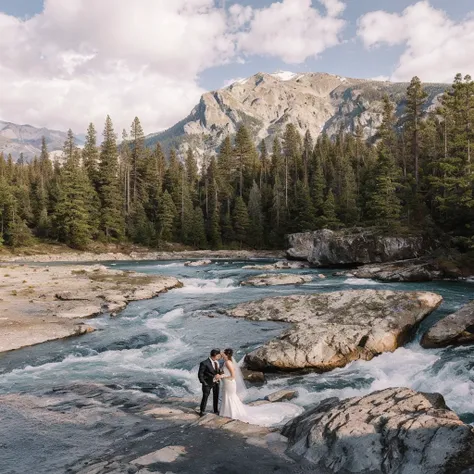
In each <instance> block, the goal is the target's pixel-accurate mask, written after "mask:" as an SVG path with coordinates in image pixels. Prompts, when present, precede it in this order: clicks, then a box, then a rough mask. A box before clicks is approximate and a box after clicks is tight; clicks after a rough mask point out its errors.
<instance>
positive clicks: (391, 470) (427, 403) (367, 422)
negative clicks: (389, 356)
mask: <svg viewBox="0 0 474 474" xmlns="http://www.w3.org/2000/svg"><path fill="white" fill-rule="evenodd" d="M282 434H283V435H284V436H286V437H288V442H289V449H288V451H287V453H288V454H289V455H290V456H292V457H294V458H296V459H305V460H306V461H307V462H309V463H311V464H313V465H314V472H321V473H334V474H347V473H351V474H367V473H370V474H400V473H407V474H408V473H410V474H427V473H429V474H447V473H449V474H461V473H463V472H464V471H465V470H466V469H467V468H469V467H472V466H473V465H474V429H473V427H472V426H469V425H466V424H464V423H463V422H462V421H461V420H460V419H459V418H458V416H457V415H456V414H455V413H454V412H452V411H451V410H450V409H449V408H447V406H446V404H445V402H444V399H443V397H442V396H441V395H439V394H424V393H417V392H415V391H413V390H411V389H408V388H391V389H387V390H383V391H380V392H375V393H372V394H370V395H367V396H365V397H358V398H350V399H348V400H343V401H339V400H338V399H334V398H333V399H328V400H325V401H323V402H322V403H320V404H319V405H318V406H316V407H315V408H313V409H311V410H309V411H307V412H305V413H303V414H302V415H300V416H299V417H298V418H296V419H294V420H293V421H291V422H290V423H288V424H287V425H286V426H285V427H284V429H283V431H282Z"/></svg>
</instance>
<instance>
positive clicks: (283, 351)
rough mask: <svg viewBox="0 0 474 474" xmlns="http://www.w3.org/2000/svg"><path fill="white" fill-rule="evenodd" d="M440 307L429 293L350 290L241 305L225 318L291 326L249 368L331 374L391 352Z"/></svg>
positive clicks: (249, 356)
mask: <svg viewBox="0 0 474 474" xmlns="http://www.w3.org/2000/svg"><path fill="white" fill-rule="evenodd" d="M441 302H442V297H441V296H439V295H437V294H434V293H428V292H426V293H425V292H401V291H400V292H395V291H377V290H353V291H339V292H334V293H318V294H311V295H293V296H283V297H275V298H265V299H263V300H259V301H251V302H248V303H243V304H240V305H238V306H237V307H235V308H234V309H232V310H230V311H228V314H229V315H230V316H233V317H238V318H246V319H249V320H253V321H281V322H287V323H293V325H292V327H290V328H289V329H287V330H286V331H284V332H283V334H282V335H281V336H279V337H278V338H276V339H273V340H271V341H269V342H267V343H266V344H264V345H263V346H262V347H260V348H257V349H256V350H254V351H253V352H251V353H249V354H247V356H246V359H245V361H246V364H247V366H248V367H249V368H250V369H253V370H262V371H271V370H298V369H307V368H309V369H316V370H320V371H329V370H332V369H334V368H336V367H343V366H345V365H346V364H348V363H349V362H351V361H353V360H357V359H363V360H370V359H372V358H373V357H375V356H377V355H379V354H381V353H383V352H392V351H394V350H395V349H397V348H398V347H400V346H402V345H403V344H404V343H406V342H407V341H408V340H409V339H410V338H411V335H412V333H413V330H414V329H415V328H416V327H417V326H418V324H419V323H420V322H421V321H422V320H423V319H424V318H425V317H426V316H427V315H429V314H430V313H431V312H432V311H433V310H435V309H436V308H437V307H438V306H439V305H440V304H441Z"/></svg>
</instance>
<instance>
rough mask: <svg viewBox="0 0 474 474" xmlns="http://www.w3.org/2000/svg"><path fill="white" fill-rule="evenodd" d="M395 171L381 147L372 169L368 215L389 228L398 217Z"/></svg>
mask: <svg viewBox="0 0 474 474" xmlns="http://www.w3.org/2000/svg"><path fill="white" fill-rule="evenodd" d="M396 190H397V171H396V168H395V166H394V163H393V160H392V159H391V158H390V156H389V155H387V154H386V153H385V151H384V150H383V149H382V150H380V152H379V158H378V160H377V163H376V166H375V169H374V188H373V192H372V193H371V195H370V196H369V199H368V209H369V217H371V218H372V220H373V221H374V222H375V223H377V224H380V225H382V226H385V227H387V228H389V227H390V226H393V225H395V223H396V222H397V221H398V219H399V218H400V200H399V199H398V197H397V195H396Z"/></svg>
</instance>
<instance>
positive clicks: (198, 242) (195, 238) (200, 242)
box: [190, 206, 207, 249]
mask: <svg viewBox="0 0 474 474" xmlns="http://www.w3.org/2000/svg"><path fill="white" fill-rule="evenodd" d="M190 238H191V243H192V245H193V246H194V247H197V248H200V249H205V248H206V247H207V238H206V228H205V224H204V215H203V213H202V209H201V208H200V207H199V206H196V207H195V208H194V212H193V216H192V227H191V230H190Z"/></svg>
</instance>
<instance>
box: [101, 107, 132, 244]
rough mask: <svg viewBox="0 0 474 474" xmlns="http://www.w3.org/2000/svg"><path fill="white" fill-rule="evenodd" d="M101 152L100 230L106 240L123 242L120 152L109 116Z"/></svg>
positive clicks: (123, 225) (123, 224)
mask: <svg viewBox="0 0 474 474" xmlns="http://www.w3.org/2000/svg"><path fill="white" fill-rule="evenodd" d="M103 136H104V139H103V141H102V145H101V151H100V163H99V173H100V177H99V182H98V193H99V197H100V201H101V208H102V214H101V224H100V228H101V230H102V232H103V233H104V236H105V239H106V240H107V241H110V240H121V239H122V238H123V236H124V234H125V223H124V218H123V214H122V197H121V194H120V184H119V176H118V151H117V142H116V136H115V133H114V128H113V124H112V120H111V119H110V117H109V116H107V118H106V121H105V127H104V133H103Z"/></svg>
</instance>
